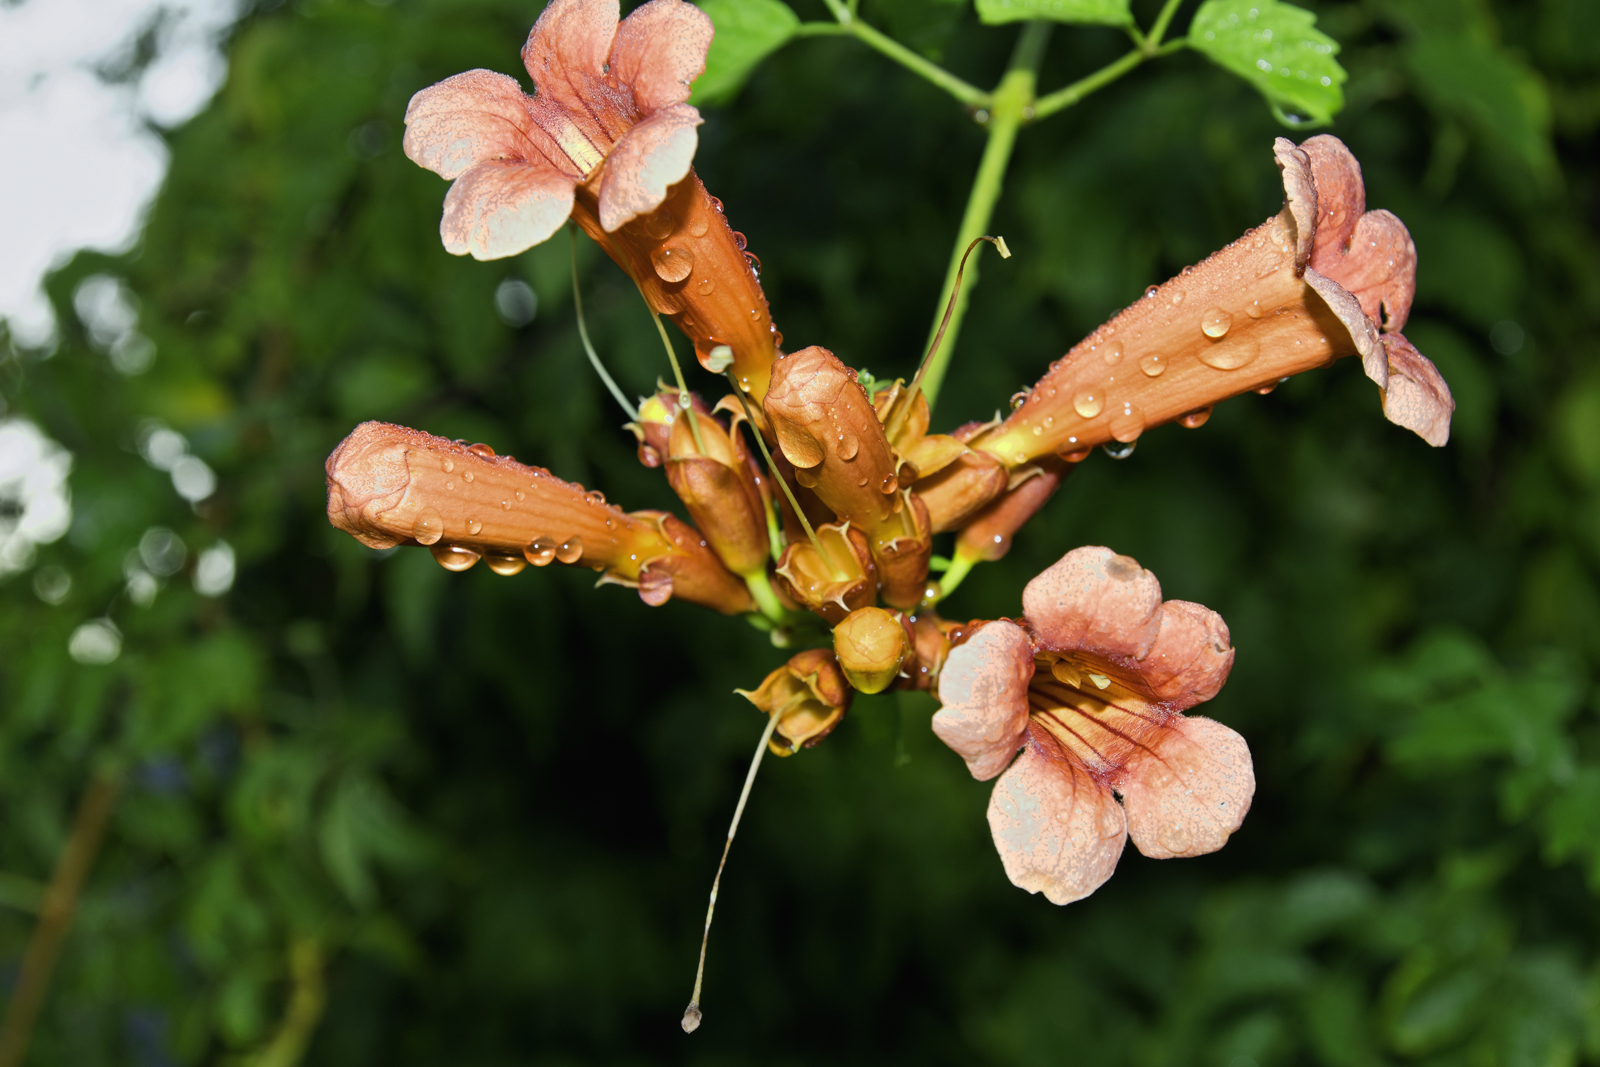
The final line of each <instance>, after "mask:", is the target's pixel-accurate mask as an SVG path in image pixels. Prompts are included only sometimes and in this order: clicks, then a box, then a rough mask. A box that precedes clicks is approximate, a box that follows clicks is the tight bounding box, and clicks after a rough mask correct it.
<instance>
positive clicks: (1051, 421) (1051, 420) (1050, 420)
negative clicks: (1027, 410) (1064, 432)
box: [1044, 415, 1056, 426]
mask: <svg viewBox="0 0 1600 1067" xmlns="http://www.w3.org/2000/svg"><path fill="white" fill-rule="evenodd" d="M1055 422H1056V417H1055V416H1054V415H1046V416H1045V417H1044V424H1045V425H1046V426H1054V425H1055Z"/></svg>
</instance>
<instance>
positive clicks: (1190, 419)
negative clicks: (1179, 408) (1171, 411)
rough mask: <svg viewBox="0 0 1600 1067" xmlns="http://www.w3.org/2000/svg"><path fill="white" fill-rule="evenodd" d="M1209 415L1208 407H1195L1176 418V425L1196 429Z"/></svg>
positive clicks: (1202, 424) (1203, 423)
mask: <svg viewBox="0 0 1600 1067" xmlns="http://www.w3.org/2000/svg"><path fill="white" fill-rule="evenodd" d="M1210 417H1211V409H1210V408H1196V409H1195V410H1193V411H1191V412H1189V413H1188V414H1187V415H1184V416H1183V417H1182V418H1180V419H1179V420H1178V425H1179V426H1182V427H1183V428H1184V429H1185V430H1198V429H1199V428H1200V427H1202V426H1204V425H1205V424H1206V420H1207V419H1209V418H1210Z"/></svg>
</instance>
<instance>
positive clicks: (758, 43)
mask: <svg viewBox="0 0 1600 1067" xmlns="http://www.w3.org/2000/svg"><path fill="white" fill-rule="evenodd" d="M700 9H701V10H702V11H704V12H705V13H706V14H707V15H710V16H711V22H712V24H713V25H714V26H716V28H717V35H716V36H715V37H713V38H712V40H711V52H710V53H709V54H708V55H707V56H706V71H705V73H704V74H702V75H700V77H699V78H697V79H695V83H694V93H693V94H692V95H691V96H690V97H689V102H690V103H691V104H695V105H696V106H699V105H704V104H725V103H727V102H729V101H730V100H732V99H733V98H734V97H735V96H737V95H738V93H739V90H740V88H742V87H743V85H744V83H745V79H746V78H748V77H750V72H751V71H753V70H755V69H756V65H757V64H759V63H760V62H761V61H762V60H763V59H766V58H767V57H768V56H769V55H771V54H772V53H773V52H776V51H777V50H778V49H779V48H782V47H783V46H784V45H785V44H787V43H788V41H789V38H791V37H793V36H794V34H795V30H796V29H797V28H799V26H800V19H799V16H797V15H796V14H795V13H794V12H793V11H792V10H790V9H789V6H788V5H787V4H783V3H780V2H779V0H701V4H700Z"/></svg>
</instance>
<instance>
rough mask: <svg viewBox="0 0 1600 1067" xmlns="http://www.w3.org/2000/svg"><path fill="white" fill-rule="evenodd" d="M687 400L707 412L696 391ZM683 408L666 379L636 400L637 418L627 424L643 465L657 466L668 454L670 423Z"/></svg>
mask: <svg viewBox="0 0 1600 1067" xmlns="http://www.w3.org/2000/svg"><path fill="white" fill-rule="evenodd" d="M689 403H690V404H691V405H692V406H693V407H694V409H695V410H696V411H698V412H700V413H701V414H702V415H705V414H709V412H710V409H709V408H707V407H706V403H705V401H704V400H701V399H700V395H699V394H698V393H690V394H689ZM682 410H683V405H682V404H680V403H679V402H678V391H677V390H676V389H669V388H667V386H666V383H665V382H662V381H660V380H657V381H656V391H655V393H654V394H652V395H651V396H649V397H646V398H645V399H644V400H641V401H640V402H639V421H638V422H630V423H628V424H627V429H629V430H631V431H633V436H634V437H635V438H636V439H637V440H638V442H639V462H640V463H643V464H644V465H645V466H646V467H659V466H661V463H662V461H663V460H665V459H666V458H667V451H668V447H669V446H668V442H669V440H670V439H671V437H672V423H673V421H674V420H675V419H677V417H678V413H679V412H680V411H682Z"/></svg>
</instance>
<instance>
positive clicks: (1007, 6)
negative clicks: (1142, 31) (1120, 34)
mask: <svg viewBox="0 0 1600 1067" xmlns="http://www.w3.org/2000/svg"><path fill="white" fill-rule="evenodd" d="M978 17H979V18H980V19H982V20H983V21H984V22H986V23H988V24H989V25H991V26H994V25H998V24H999V23H1002V22H1021V21H1023V20H1024V19H1049V20H1051V21H1052V22H1089V23H1094V24H1096V25H1100V26H1125V25H1127V24H1128V23H1130V22H1132V21H1133V13H1132V12H1130V11H1129V10H1128V0H978Z"/></svg>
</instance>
